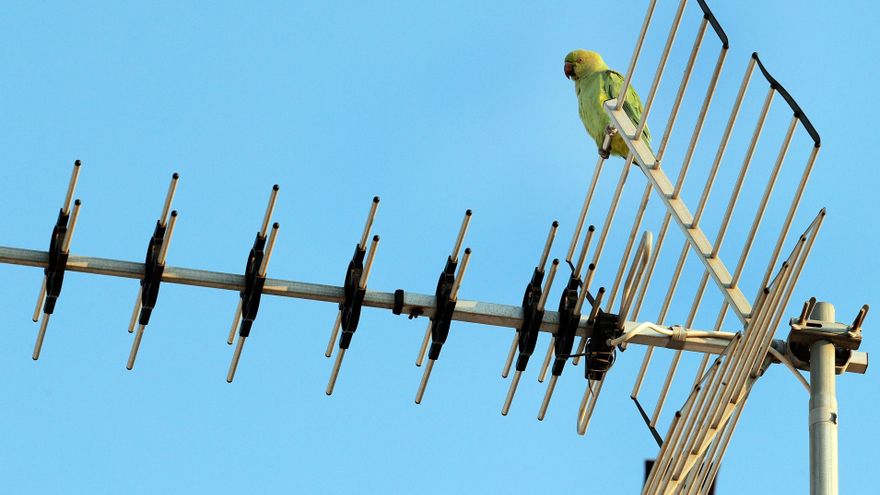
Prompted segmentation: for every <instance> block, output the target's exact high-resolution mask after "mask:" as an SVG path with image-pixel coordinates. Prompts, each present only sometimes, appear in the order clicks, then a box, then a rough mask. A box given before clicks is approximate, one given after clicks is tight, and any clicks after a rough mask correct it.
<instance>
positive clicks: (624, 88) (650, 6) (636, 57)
mask: <svg viewBox="0 0 880 495" xmlns="http://www.w3.org/2000/svg"><path fill="white" fill-rule="evenodd" d="M656 4H657V0H651V3H650V4H648V12H647V13H646V14H645V20H644V22H642V30H641V31H640V32H639V38H638V40H637V41H636V47H635V49H634V50H633V55H632V59H630V62H629V67H628V68H627V69H626V75H625V76H624V78H623V84H622V85H621V86H620V94H622V95H624V98H618V99H617V110H620V109H621V108H623V101H624V100H625V99H626V98H625V96H626V91H627V90H628V89H629V84H630V80H631V79H632V74H633V72H635V70H636V64H637V63H638V61H639V54H640V53H641V52H642V43H643V42H644V41H645V34H646V33H647V32H648V26H649V25H650V24H651V17H652V16H653V15H654V7H655V6H656Z"/></svg>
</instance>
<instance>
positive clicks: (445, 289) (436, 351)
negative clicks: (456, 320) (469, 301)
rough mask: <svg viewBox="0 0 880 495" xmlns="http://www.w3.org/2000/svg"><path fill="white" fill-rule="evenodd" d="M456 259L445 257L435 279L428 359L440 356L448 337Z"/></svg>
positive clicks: (452, 308) (453, 304) (453, 309)
mask: <svg viewBox="0 0 880 495" xmlns="http://www.w3.org/2000/svg"><path fill="white" fill-rule="evenodd" d="M457 266H458V261H457V260H453V259H452V257H451V256H450V257H448V258H447V259H446V266H445V267H444V268H443V271H442V272H441V273H440V278H439V279H438V280H437V290H436V291H435V293H434V295H435V297H436V299H437V306H436V308H435V311H434V317H433V318H432V319H431V349H430V350H429V351H428V359H431V360H432V361H436V360H437V359H439V358H440V351H441V350H442V349H443V344H445V343H446V338H447V337H449V326H450V324H451V323H452V313H453V312H455V303H456V301H455V300H454V299H452V286H453V284H454V283H455V269H456V268H457Z"/></svg>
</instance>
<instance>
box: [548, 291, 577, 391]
mask: <svg viewBox="0 0 880 495" xmlns="http://www.w3.org/2000/svg"><path fill="white" fill-rule="evenodd" d="M580 285H581V281H580V280H578V279H576V278H575V277H570V278H569V279H568V285H566V287H565V290H563V291H562V297H560V299H559V329H558V330H557V331H556V340H555V341H554V342H555V343H554V346H555V347H554V354H555V360H554V361H553V369H552V373H553V375H554V376H559V375H561V374H562V369H563V368H565V362H566V361H567V360H568V358H569V357H570V356H569V355H570V354H571V348H572V346H573V345H574V339H575V334H576V332H577V328H578V323H580V320H581V315H580V313H575V311H574V309H575V306H577V300H578V288H579V287H580Z"/></svg>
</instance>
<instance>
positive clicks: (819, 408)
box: [810, 302, 838, 495]
mask: <svg viewBox="0 0 880 495" xmlns="http://www.w3.org/2000/svg"><path fill="white" fill-rule="evenodd" d="M812 319H814V320H822V321H824V322H828V323H833V322H834V306H832V305H831V304H828V303H822V302H820V303H816V308H815V309H814V310H813V315H812ZM834 380H835V379H834V344H832V343H831V342H828V341H827V340H820V341H818V342H815V343H814V344H813V345H812V346H810V494H811V495H837V490H838V488H837V484H838V483H837V395H836V394H837V392H836V384H835V382H834Z"/></svg>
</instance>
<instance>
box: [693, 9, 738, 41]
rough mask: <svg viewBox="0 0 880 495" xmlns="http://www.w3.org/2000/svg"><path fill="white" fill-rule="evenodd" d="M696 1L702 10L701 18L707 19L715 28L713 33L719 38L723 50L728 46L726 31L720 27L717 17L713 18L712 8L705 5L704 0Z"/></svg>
mask: <svg viewBox="0 0 880 495" xmlns="http://www.w3.org/2000/svg"><path fill="white" fill-rule="evenodd" d="M697 3H698V4H700V10H702V11H703V18H704V19H706V20H707V21H709V24H710V25H711V26H712V29H714V30H715V34H716V35H718V39H719V40H721V46H722V47H723V48H724V49H725V50H727V49H728V48H730V43H728V40H727V33H725V32H724V29H723V28H722V27H721V24H720V23H719V22H718V19H716V18H715V14H713V13H712V10H710V9H709V6H708V5H706V2H705V1H704V0H697Z"/></svg>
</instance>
